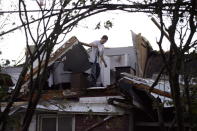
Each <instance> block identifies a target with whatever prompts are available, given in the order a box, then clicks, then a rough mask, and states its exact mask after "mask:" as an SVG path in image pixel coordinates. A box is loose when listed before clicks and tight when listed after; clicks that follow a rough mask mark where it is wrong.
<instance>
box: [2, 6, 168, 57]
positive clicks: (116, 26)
mask: <svg viewBox="0 0 197 131" xmlns="http://www.w3.org/2000/svg"><path fill="white" fill-rule="evenodd" d="M32 8H33V7H32ZM15 17H17V16H15ZM106 20H111V21H112V22H113V27H112V28H111V29H110V30H108V29H104V27H102V28H101V29H99V30H95V29H94V28H95V26H96V24H97V23H98V22H101V23H103V22H104V21H106ZM131 30H132V31H134V32H135V33H141V34H142V35H143V36H144V37H145V38H147V40H149V42H150V43H151V45H152V46H153V48H154V49H155V50H157V49H158V47H157V45H156V39H157V40H158V39H159V35H160V32H159V30H158V29H157V27H156V26H155V25H154V24H153V23H152V21H151V20H150V17H148V16H147V15H146V14H142V13H126V12H120V11H113V12H105V13H101V14H98V15H95V16H92V17H89V18H87V19H85V20H82V21H81V22H80V23H79V25H78V26H77V27H76V28H74V29H73V31H72V32H71V33H70V34H68V36H67V37H66V38H65V41H66V40H68V39H69V38H70V37H71V36H74V35H75V36H77V38H78V39H79V40H80V41H83V42H86V43H90V42H92V41H94V40H97V39H100V37H101V36H102V35H103V34H106V35H108V36H109V40H108V42H107V43H106V47H125V46H132V38H131ZM65 41H64V42H65ZM164 43H165V44H166V45H165V46H164V48H165V50H167V49H168V46H167V45H168V41H167V40H166V39H165V40H164ZM60 45H61V44H59V45H57V47H58V46H60ZM24 48H25V37H24V35H22V32H21V31H20V30H18V31H15V32H14V33H12V34H11V35H8V36H5V37H4V40H3V41H1V43H0V49H1V51H2V52H3V54H2V55H1V56H0V58H8V59H15V60H19V59H20V58H21V57H22V56H24Z"/></svg>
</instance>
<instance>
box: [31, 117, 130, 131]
mask: <svg viewBox="0 0 197 131" xmlns="http://www.w3.org/2000/svg"><path fill="white" fill-rule="evenodd" d="M39 115H40V114H39ZM43 115H46V114H43ZM64 115H66V114H64ZM69 115H71V114H69ZM49 116H50V114H49ZM106 117H107V115H91V114H90V115H87V114H77V115H73V118H74V122H73V126H74V128H73V131H85V130H86V129H88V128H89V127H91V126H92V125H94V124H95V123H97V122H100V121H102V120H103V119H104V118H106ZM38 118H39V117H37V115H34V117H33V119H32V121H31V124H30V127H29V131H40V130H38V129H39V119H38ZM65 126H66V123H65ZM91 131H129V117H128V115H122V116H115V117H113V118H111V119H109V120H107V121H105V122H104V123H102V124H100V125H99V126H97V127H95V128H94V129H92V130H91Z"/></svg>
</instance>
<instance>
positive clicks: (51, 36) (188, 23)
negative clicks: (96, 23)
mask: <svg viewBox="0 0 197 131" xmlns="http://www.w3.org/2000/svg"><path fill="white" fill-rule="evenodd" d="M113 2H114V1H111V0H90V1H86V0H85V1H84V0H65V1H61V0H60V1H55V0H54V1H53V2H52V4H51V5H50V7H49V8H45V7H43V6H41V5H40V4H39V2H38V1H37V3H38V6H39V10H31V11H30V10H28V9H27V7H26V1H24V0H19V5H18V6H19V11H18V12H17V13H19V17H20V20H21V22H22V24H21V25H19V26H17V27H15V28H12V29H10V30H8V31H5V32H3V33H1V34H0V36H3V35H4V34H7V33H10V32H12V31H14V30H17V29H19V28H21V27H22V28H23V29H24V32H25V36H26V46H27V49H28V51H29V56H28V58H27V60H26V61H25V64H24V67H23V71H22V73H21V75H20V78H19V80H18V82H17V84H16V87H15V89H14V92H13V93H12V96H11V99H10V100H9V102H8V105H7V107H6V109H5V110H4V112H3V113H2V114H1V117H0V124H1V128H2V130H4V129H5V127H6V119H7V117H8V114H9V111H10V108H11V107H12V105H13V102H14V99H15V98H16V97H17V96H18V95H19V92H20V90H21V87H22V85H23V84H24V83H25V82H26V81H25V79H24V78H25V76H27V73H28V70H29V73H28V74H29V77H30V80H29V81H28V82H29V89H30V90H29V100H28V107H27V110H26V113H25V117H24V120H23V124H22V129H21V130H22V131H26V130H28V127H29V124H30V122H31V119H32V116H33V114H34V112H35V109H36V105H37V104H38V101H39V99H40V97H41V91H42V89H43V87H44V82H43V81H46V79H47V70H48V69H47V66H48V63H49V58H50V56H51V53H52V50H53V48H54V46H55V44H56V43H58V42H59V41H62V40H60V39H61V37H60V35H61V34H64V36H66V34H67V33H69V32H70V31H71V30H72V29H73V28H74V27H75V26H76V24H77V23H78V22H79V21H80V20H82V19H85V18H87V17H90V16H92V15H95V14H98V13H101V12H105V11H109V10H122V11H127V12H144V13H149V14H152V15H155V16H156V17H157V18H158V19H159V20H160V26H161V37H160V39H159V41H158V42H157V43H158V46H159V49H160V52H161V54H162V58H163V61H164V62H165V68H166V70H167V72H168V75H169V82H170V86H171V91H172V96H173V101H174V104H175V109H176V121H177V123H178V130H179V131H182V130H183V129H184V128H183V122H184V117H183V115H182V114H183V108H182V107H183V106H182V103H181V94H180V86H179V75H180V74H181V65H182V64H183V62H184V56H185V55H184V54H185V53H186V52H188V51H189V50H190V49H191V48H193V47H195V46H196V41H195V40H194V39H193V36H194V35H195V33H196V19H195V17H196V2H195V0H174V1H165V0H144V1H143V2H140V3H138V2H132V1H127V2H129V4H122V3H121V4H120V3H118V2H117V3H113ZM36 11H38V12H40V15H39V18H36V19H35V18H31V15H30V13H31V12H36ZM13 13H14V12H13ZM164 18H170V26H168V27H167V24H165V22H164V20H163V19H164ZM35 26H36V28H35ZM32 27H34V30H33V29H32ZM185 27H186V28H187V29H185ZM165 32H167V35H168V37H169V41H170V54H169V56H168V57H167V56H166V55H165V53H164V50H163V43H162V41H163V37H164V35H165ZM177 34H178V36H179V38H178V40H177ZM63 38H64V37H63ZM29 41H32V42H33V44H34V45H35V49H34V51H33V52H31V51H30V43H29ZM35 61H38V71H37V73H36V75H34V70H33V64H34V62H35ZM187 93H188V91H187ZM188 98H189V97H188Z"/></svg>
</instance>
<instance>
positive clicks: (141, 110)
mask: <svg viewBox="0 0 197 131" xmlns="http://www.w3.org/2000/svg"><path fill="white" fill-rule="evenodd" d="M132 38H133V45H134V46H131V47H121V48H106V49H105V51H104V57H105V60H106V62H107V65H108V66H107V67H104V66H103V65H102V66H101V75H100V78H99V80H98V83H97V85H102V86H98V87H90V86H89V80H88V76H89V73H90V68H91V65H90V63H89V61H88V57H89V55H88V51H87V50H86V49H85V48H84V47H83V46H82V45H81V44H80V41H79V40H78V39H77V38H76V37H72V38H71V39H69V40H68V41H67V42H66V43H65V44H64V45H62V46H61V47H60V48H59V49H58V50H57V51H56V52H55V53H53V55H52V56H51V58H50V60H49V65H48V68H49V70H50V71H49V75H48V80H47V81H46V86H45V87H44V90H43V93H42V97H41V99H40V101H39V104H38V105H37V108H36V112H35V114H34V116H33V119H32V121H31V125H30V127H29V131H100V130H103V131H143V130H152V131H154V130H155V131H157V130H158V129H159V126H160V122H159V119H160V115H161V116H162V118H163V121H164V127H165V128H166V129H167V128H168V127H170V126H171V124H170V123H171V122H172V121H173V118H174V114H173V107H172V106H171V105H170V104H168V102H170V101H171V94H170V88H169V84H168V83H165V82H159V84H158V85H157V86H156V87H155V88H154V89H152V92H151V93H150V92H149V90H150V87H151V85H152V83H153V82H154V81H153V80H152V79H150V78H146V79H145V78H144V77H145V76H146V75H147V74H148V73H147V72H148V71H149V70H151V69H148V68H147V66H146V65H147V63H148V57H149V53H150V52H151V51H152V48H151V46H150V44H149V42H148V41H147V40H146V39H145V38H144V37H142V36H141V35H140V34H138V35H136V34H135V33H132ZM10 70H11V69H4V71H5V72H6V71H7V73H8V74H10V76H11V77H16V76H15V75H16V74H17V71H16V70H15V71H16V72H14V71H11V72H9V71H10ZM36 72H37V67H36V64H35V67H34V75H36ZM18 73H20V70H19V69H18ZM152 75H153V74H148V76H152ZM29 79H30V78H29V76H28V75H27V76H26V78H25V80H26V83H25V84H24V85H23V89H22V90H21V94H22V95H20V97H19V98H18V100H17V101H16V102H15V103H14V106H13V108H12V110H11V112H10V114H9V115H11V116H13V118H14V117H17V119H18V120H19V121H20V120H21V122H22V118H23V115H24V112H25V110H26V108H27V101H28V95H27V94H28V80H29ZM158 101H159V103H158ZM157 104H164V108H163V109H162V110H163V112H162V113H160V114H159V113H158V108H157V107H158V106H157ZM4 106H5V105H4ZM2 108H3V106H2ZM9 128H10V129H9V130H13V131H15V130H17V129H16V127H11V126H10V127H9Z"/></svg>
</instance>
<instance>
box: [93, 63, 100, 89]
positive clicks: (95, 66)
mask: <svg viewBox="0 0 197 131" xmlns="http://www.w3.org/2000/svg"><path fill="white" fill-rule="evenodd" d="M91 65H92V66H91V73H90V83H91V86H95V85H96V82H97V79H98V77H99V75H100V70H101V69H100V65H99V63H91Z"/></svg>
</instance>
